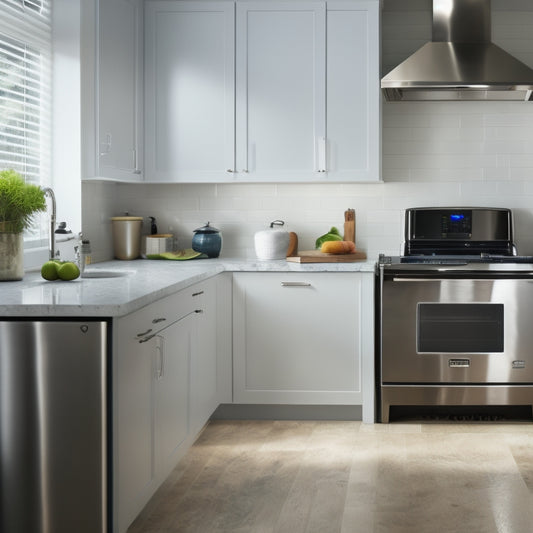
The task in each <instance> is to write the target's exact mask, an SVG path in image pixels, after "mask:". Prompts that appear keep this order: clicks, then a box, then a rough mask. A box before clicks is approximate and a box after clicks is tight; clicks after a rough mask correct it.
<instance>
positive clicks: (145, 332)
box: [137, 328, 152, 337]
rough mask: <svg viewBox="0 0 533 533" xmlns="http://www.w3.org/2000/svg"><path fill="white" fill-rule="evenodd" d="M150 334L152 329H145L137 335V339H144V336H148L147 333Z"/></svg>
mask: <svg viewBox="0 0 533 533" xmlns="http://www.w3.org/2000/svg"><path fill="white" fill-rule="evenodd" d="M151 332H152V328H149V329H147V330H146V331H143V332H142V333H137V337H144V336H145V335H148V333H151Z"/></svg>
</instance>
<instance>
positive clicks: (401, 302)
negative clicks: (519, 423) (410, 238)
mask: <svg viewBox="0 0 533 533" xmlns="http://www.w3.org/2000/svg"><path fill="white" fill-rule="evenodd" d="M381 297H382V302H381V382H382V384H404V383H409V384H437V383H446V384H453V383H457V384H466V383H472V384H480V383H490V384H497V383H499V384H504V383H515V384H518V383H533V355H532V353H533V321H532V319H533V280H531V279H516V278H513V279H507V278H504V277H502V278H499V277H497V278H492V279H488V278H481V279H475V278H469V279H459V278H457V277H454V278H450V279H446V278H445V277H439V278H437V277H435V275H428V276H426V277H424V276H420V275H416V277H409V276H406V275H405V274H403V275H398V276H395V275H387V276H384V279H383V281H382V288H381Z"/></svg>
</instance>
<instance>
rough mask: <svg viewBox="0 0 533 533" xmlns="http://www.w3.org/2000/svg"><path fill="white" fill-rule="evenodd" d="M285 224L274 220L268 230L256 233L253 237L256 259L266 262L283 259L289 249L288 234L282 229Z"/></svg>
mask: <svg viewBox="0 0 533 533" xmlns="http://www.w3.org/2000/svg"><path fill="white" fill-rule="evenodd" d="M284 224H285V223H284V222H283V221H282V220H274V221H273V222H271V223H270V229H267V230H264V231H258V232H257V233H256V234H255V236H254V243H255V254H256V255H257V259H261V260H263V261H268V260H272V259H285V258H286V257H287V250H288V248H289V238H290V237H289V232H288V231H285V230H284V229H282V227H283V225H284Z"/></svg>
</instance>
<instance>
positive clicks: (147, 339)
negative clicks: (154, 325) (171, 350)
mask: <svg viewBox="0 0 533 533" xmlns="http://www.w3.org/2000/svg"><path fill="white" fill-rule="evenodd" d="M150 331H151V330H150ZM154 337H155V333H152V334H151V335H148V336H146V337H143V338H142V339H139V344H142V343H143V342H148V341H149V340H150V339H153V338H154Z"/></svg>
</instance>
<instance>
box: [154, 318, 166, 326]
mask: <svg viewBox="0 0 533 533" xmlns="http://www.w3.org/2000/svg"><path fill="white" fill-rule="evenodd" d="M165 320H166V318H162V317H161V318H154V319H153V320H152V324H159V322H165Z"/></svg>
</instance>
